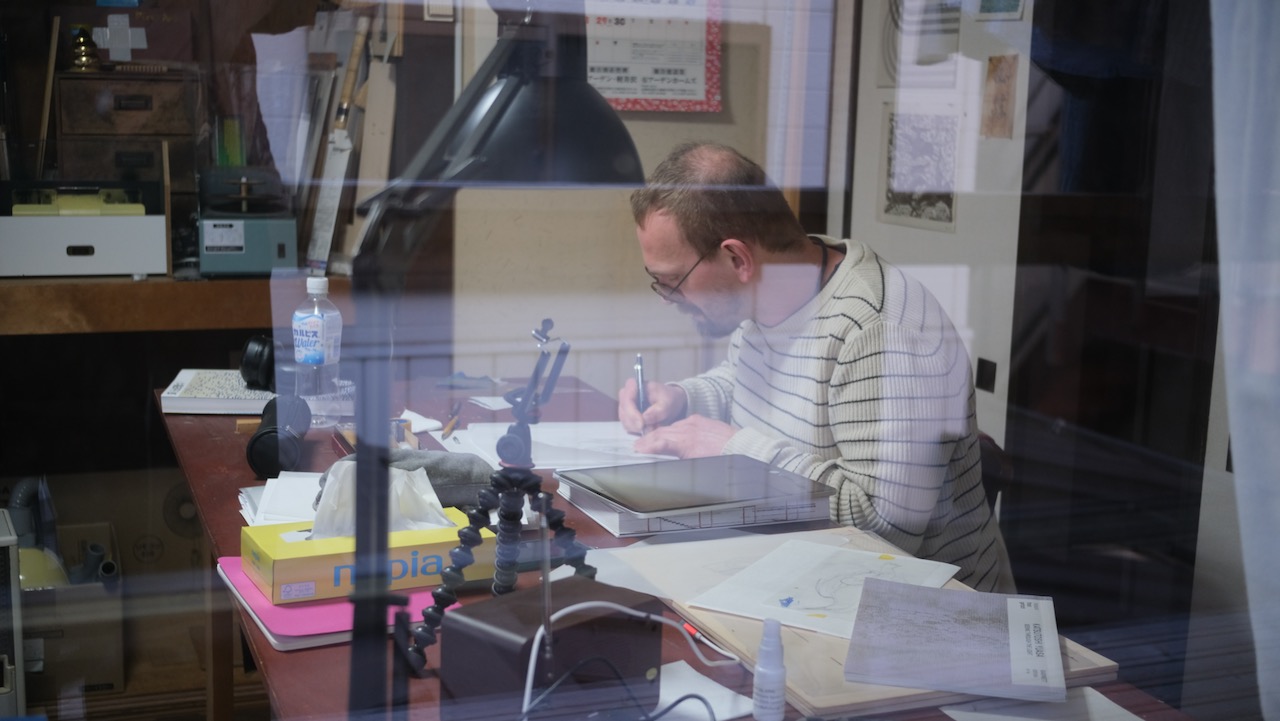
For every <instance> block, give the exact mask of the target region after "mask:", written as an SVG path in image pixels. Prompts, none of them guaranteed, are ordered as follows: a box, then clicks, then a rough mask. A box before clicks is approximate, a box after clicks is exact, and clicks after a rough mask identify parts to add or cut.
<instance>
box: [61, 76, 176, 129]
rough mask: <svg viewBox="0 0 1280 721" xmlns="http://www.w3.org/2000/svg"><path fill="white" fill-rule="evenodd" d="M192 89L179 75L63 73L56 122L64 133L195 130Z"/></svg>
mask: <svg viewBox="0 0 1280 721" xmlns="http://www.w3.org/2000/svg"><path fill="white" fill-rule="evenodd" d="M194 93H195V85H194V84H193V83H189V82H186V81H184V80H183V79H182V78H172V79H169V78H140V79H122V78H102V77H83V78H81V77H65V76H64V77H62V78H60V79H59V82H58V122H59V125H58V127H59V130H60V132H61V133H62V134H64V135H65V134H72V135H194V134H195V123H194V119H193V116H194V113H195V98H194Z"/></svg>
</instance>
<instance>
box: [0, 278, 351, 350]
mask: <svg viewBox="0 0 1280 721" xmlns="http://www.w3.org/2000/svg"><path fill="white" fill-rule="evenodd" d="M329 284H330V295H331V296H349V293H350V287H351V282H350V280H349V279H347V278H330V279H329ZM335 302H338V301H336V300H335ZM286 307H288V308H289V309H290V310H292V308H293V304H292V303H291V304H289V305H287V306H286ZM339 307H340V308H342V310H343V315H344V316H347V315H348V313H349V310H348V308H346V307H343V305H342V304H341V303H340V304H339ZM0 308H4V309H5V312H4V313H0V336H14V335H52V334H63V333H128V332H143V331H176V330H214V329H230V330H234V329H239V328H270V327H272V317H271V288H270V280H269V279H267V278H236V279H218V280H195V281H181V280H174V279H172V278H163V277H157V278H148V279H146V280H141V281H135V280H132V279H129V278H117V277H110V278H107V277H104V278H83V277H76V278H7V279H4V280H0Z"/></svg>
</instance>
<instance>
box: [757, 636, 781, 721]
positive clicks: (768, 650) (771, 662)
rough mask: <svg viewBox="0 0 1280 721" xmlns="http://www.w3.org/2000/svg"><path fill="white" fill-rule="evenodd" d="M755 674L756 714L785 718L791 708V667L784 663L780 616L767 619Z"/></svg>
mask: <svg viewBox="0 0 1280 721" xmlns="http://www.w3.org/2000/svg"><path fill="white" fill-rule="evenodd" d="M752 677H753V678H752V685H751V716H752V718H754V719H755V720H756V721H782V717H783V716H784V715H785V714H786V709H787V669H786V667H785V666H783V664H782V625H781V624H780V623H778V620H777V619H776V618H766V619H765V620H764V634H763V636H761V638H760V651H759V653H757V654H756V667H755V669H753V670H752Z"/></svg>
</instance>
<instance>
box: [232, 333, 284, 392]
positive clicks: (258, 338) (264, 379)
mask: <svg viewBox="0 0 1280 721" xmlns="http://www.w3.org/2000/svg"><path fill="white" fill-rule="evenodd" d="M240 377H241V378H243V379H244V383H245V385H247V386H249V387H250V388H256V389H258V390H264V391H271V392H273V393H274V392H275V390H276V346H275V343H274V342H273V341H272V340H271V339H270V338H268V337H266V336H264V335H255V336H253V337H251V338H249V340H247V341H245V344H244V351H243V352H242V353H241V355H240Z"/></svg>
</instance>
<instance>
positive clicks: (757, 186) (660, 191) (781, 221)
mask: <svg viewBox="0 0 1280 721" xmlns="http://www.w3.org/2000/svg"><path fill="white" fill-rule="evenodd" d="M657 211H665V212H667V213H669V214H670V215H671V216H672V218H673V219H674V220H675V222H676V226H677V227H678V228H679V229H680V232H681V233H682V234H683V235H684V239H685V242H687V243H688V244H689V245H690V246H692V247H693V249H694V250H696V251H697V252H698V253H699V254H703V253H709V252H711V250H712V249H713V248H715V247H716V246H718V245H719V244H720V242H721V241H723V240H724V239H726V238H737V239H739V240H744V241H750V242H752V243H754V244H756V245H757V246H759V247H761V248H763V249H765V250H768V251H771V252H786V251H788V250H794V249H796V248H798V247H801V246H803V245H804V244H805V243H806V242H807V236H806V235H805V232H804V228H803V227H801V225H800V221H799V220H797V219H796V216H795V213H793V212H792V210H791V206H789V205H788V204H787V200H786V198H785V197H784V196H783V195H782V191H781V190H779V189H778V188H777V187H776V186H774V185H773V184H772V183H771V182H770V181H769V178H768V176H767V175H766V174H765V172H764V169H763V168H761V167H760V166H759V165H757V164H756V163H755V162H754V161H752V160H751V159H750V158H748V157H746V156H745V155H743V154H742V153H739V152H738V151H737V150H735V149H733V148H731V147H729V146H727V145H721V144H719V143H709V142H692V143H684V144H682V145H678V146H676V147H675V148H674V149H672V151H671V152H670V153H668V154H667V157H666V158H665V159H663V161H662V162H661V163H659V164H658V167H657V168H655V169H654V171H653V173H652V174H651V175H650V176H649V180H648V182H647V183H646V184H645V186H644V187H643V188H640V189H639V190H636V191H635V192H634V193H632V194H631V213H632V215H633V216H634V217H635V221H636V225H643V223H644V221H645V219H646V218H648V216H649V214H650V213H654V212H657Z"/></svg>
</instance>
